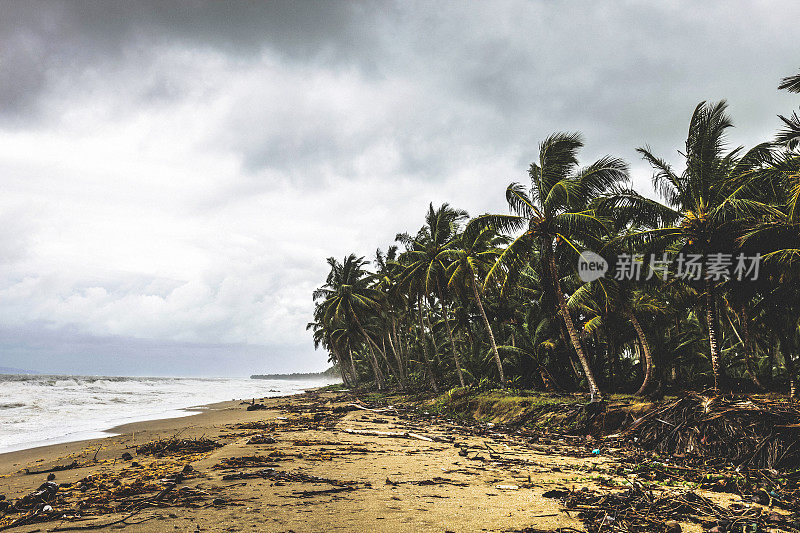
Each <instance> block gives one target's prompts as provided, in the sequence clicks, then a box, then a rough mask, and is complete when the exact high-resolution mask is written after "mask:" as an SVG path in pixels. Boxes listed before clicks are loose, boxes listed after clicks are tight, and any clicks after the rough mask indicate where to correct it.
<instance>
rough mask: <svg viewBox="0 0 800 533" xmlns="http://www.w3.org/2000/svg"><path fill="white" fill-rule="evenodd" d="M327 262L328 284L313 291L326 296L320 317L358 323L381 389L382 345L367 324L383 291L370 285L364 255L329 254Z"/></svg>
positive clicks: (334, 320) (325, 321)
mask: <svg viewBox="0 0 800 533" xmlns="http://www.w3.org/2000/svg"><path fill="white" fill-rule="evenodd" d="M328 264H329V265H330V267H331V270H330V273H329V274H328V279H327V280H326V282H325V285H323V286H322V287H320V288H319V289H317V290H316V291H314V300H315V301H316V300H320V299H321V300H323V302H322V306H321V309H320V311H321V313H320V318H321V321H322V322H324V323H327V324H332V323H335V322H336V321H339V322H343V323H345V324H351V325H354V326H355V327H356V329H357V330H358V331H359V333H360V334H361V336H362V338H363V341H364V343H365V344H366V346H367V349H368V350H369V353H370V356H371V361H370V362H371V363H372V369H373V373H374V376H375V383H376V384H377V386H378V388H379V389H382V388H383V387H384V377H383V371H382V370H381V365H380V362H379V361H378V358H377V356H376V355H375V350H380V348H379V347H378V346H377V344H376V343H375V341H374V340H373V338H372V337H371V336H370V335H369V334H368V333H367V331H366V329H365V327H364V323H365V322H366V321H367V320H368V318H369V316H370V314H373V313H374V312H375V311H376V310H377V309H378V307H379V304H378V301H379V299H380V298H381V293H380V291H378V290H377V289H375V288H373V287H372V286H371V285H370V276H369V274H368V273H367V271H366V270H365V269H364V266H365V265H366V264H367V261H365V260H364V258H363V257H356V255H355V254H350V255H348V256H347V257H345V258H344V260H343V261H342V262H341V263H340V262H339V261H337V260H336V259H335V258H333V257H329V258H328ZM384 357H385V356H384Z"/></svg>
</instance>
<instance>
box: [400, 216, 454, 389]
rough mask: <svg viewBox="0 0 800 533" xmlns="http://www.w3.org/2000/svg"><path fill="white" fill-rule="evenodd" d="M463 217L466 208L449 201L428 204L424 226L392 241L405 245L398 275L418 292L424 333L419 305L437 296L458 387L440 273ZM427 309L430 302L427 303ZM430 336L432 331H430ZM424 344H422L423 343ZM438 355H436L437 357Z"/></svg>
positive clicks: (451, 338) (452, 344)
mask: <svg viewBox="0 0 800 533" xmlns="http://www.w3.org/2000/svg"><path fill="white" fill-rule="evenodd" d="M466 217H467V213H466V211H463V210H460V209H454V208H453V207H450V205H449V204H446V203H445V204H442V205H441V206H440V207H439V208H434V207H433V204H430V205H429V206H428V212H427V214H426V215H425V225H424V226H423V227H422V228H421V229H420V230H419V231H418V232H417V234H416V236H414V237H412V236H410V235H408V234H405V233H401V234H398V235H397V237H396V240H398V241H400V242H402V243H403V244H404V245H405V246H406V251H405V252H403V253H402V254H401V255H400V257H399V261H400V262H401V263H402V264H403V266H404V269H403V272H402V274H401V275H400V283H401V284H402V285H404V286H406V287H407V288H408V289H409V292H414V293H415V294H417V295H418V301H419V304H420V328H421V330H422V331H423V332H424V331H425V328H424V324H423V323H422V322H423V316H424V315H423V313H422V304H423V303H425V302H426V301H428V302H430V300H431V299H432V298H434V297H435V298H438V299H439V304H440V305H441V307H442V318H443V320H444V323H445V326H446V329H447V335H448V338H449V340H450V348H451V351H452V354H453V360H454V362H455V367H456V373H457V375H458V380H459V383H460V384H461V386H462V387H463V386H464V385H465V382H464V375H463V372H462V364H461V359H460V358H459V355H458V350H457V349H456V346H455V342H454V341H453V328H452V326H451V324H450V317H449V310H448V305H447V300H446V294H445V290H446V289H445V287H444V285H445V281H444V274H445V270H446V268H447V262H448V259H447V252H448V250H450V249H451V248H452V246H453V242H454V240H455V238H456V235H457V233H458V226H459V222H460V221H462V220H464V219H465V218H466ZM428 307H429V309H430V307H431V305H430V304H429V306H428ZM431 335H433V332H431ZM423 346H424V345H423ZM437 357H438V356H437Z"/></svg>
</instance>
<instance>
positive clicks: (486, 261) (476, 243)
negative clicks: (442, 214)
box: [445, 221, 506, 387]
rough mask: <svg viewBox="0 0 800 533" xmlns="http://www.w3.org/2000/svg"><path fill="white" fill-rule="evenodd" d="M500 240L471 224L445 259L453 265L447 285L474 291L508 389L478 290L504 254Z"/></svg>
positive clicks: (493, 353)
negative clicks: (501, 250)
mask: <svg viewBox="0 0 800 533" xmlns="http://www.w3.org/2000/svg"><path fill="white" fill-rule="evenodd" d="M473 222H474V221H473ZM497 239H498V236H497V234H496V233H495V232H493V231H491V230H489V229H486V228H480V227H478V226H477V225H475V224H473V223H472V222H470V224H468V225H467V227H466V229H465V230H464V233H463V234H461V236H460V238H459V239H458V246H457V247H454V248H451V249H449V250H447V252H445V255H447V257H449V258H450V260H451V261H452V263H451V264H450V266H449V268H448V271H447V274H448V278H449V281H448V282H447V285H448V286H449V287H455V286H460V287H462V288H466V287H468V288H469V289H471V291H472V295H473V296H474V298H475V303H476V304H477V306H478V310H479V311H480V314H481V317H482V318H483V325H484V326H485V327H486V333H487V334H488V335H489V343H490V344H491V346H492V355H493V357H494V362H495V364H496V365H497V372H498V373H499V375H500V383H502V385H503V386H504V387H505V386H506V374H505V371H504V370H503V361H502V360H501V359H500V354H499V353H498V351H497V342H496V341H495V338H494V333H493V332H492V326H491V324H490V323H489V318H488V317H487V316H486V310H485V309H484V307H483V300H482V299H481V289H479V288H478V286H479V285H482V284H481V283H480V282H479V281H478V280H479V279H482V278H483V274H484V273H486V272H488V270H489V269H490V268H491V267H492V265H493V264H494V263H495V261H496V260H497V257H498V255H499V254H500V250H499V249H498V248H497V245H498V244H499V242H498V240H497Z"/></svg>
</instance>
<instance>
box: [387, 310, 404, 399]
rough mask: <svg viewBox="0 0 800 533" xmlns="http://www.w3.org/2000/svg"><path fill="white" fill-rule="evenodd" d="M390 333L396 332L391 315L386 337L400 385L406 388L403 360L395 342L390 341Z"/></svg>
mask: <svg viewBox="0 0 800 533" xmlns="http://www.w3.org/2000/svg"><path fill="white" fill-rule="evenodd" d="M392 333H394V334H395V335H396V334H397V332H396V328H395V324H394V317H392V331H388V332H387V333H386V337H387V338H388V339H389V347H390V348H391V349H392V355H394V359H395V361H396V362H397V379H398V380H399V381H400V386H401V387H402V388H404V389H405V388H406V375H405V370H404V369H403V360H402V358H401V357H400V354H399V353H398V352H397V347H396V346H395V343H394V342H393V341H392Z"/></svg>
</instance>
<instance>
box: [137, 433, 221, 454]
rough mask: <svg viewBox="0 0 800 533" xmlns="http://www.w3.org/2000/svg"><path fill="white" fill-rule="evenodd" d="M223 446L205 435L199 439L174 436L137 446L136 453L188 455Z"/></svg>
mask: <svg viewBox="0 0 800 533" xmlns="http://www.w3.org/2000/svg"><path fill="white" fill-rule="evenodd" d="M221 446H222V444H220V443H218V442H216V441H214V440H211V439H207V438H205V437H200V438H198V439H179V438H175V437H173V438H170V439H163V440H154V441H151V442H148V443H146V444H142V445H141V446H137V448H136V453H137V454H138V455H152V456H155V457H163V456H166V455H188V454H195V453H205V452H210V451H212V450H214V449H216V448H219V447H221Z"/></svg>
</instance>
